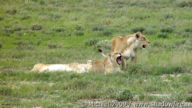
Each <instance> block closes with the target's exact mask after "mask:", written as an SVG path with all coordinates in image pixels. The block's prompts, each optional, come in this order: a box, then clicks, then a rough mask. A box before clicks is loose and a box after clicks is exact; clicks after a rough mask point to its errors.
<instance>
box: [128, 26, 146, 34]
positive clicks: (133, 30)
mask: <svg viewBox="0 0 192 108" xmlns="http://www.w3.org/2000/svg"><path fill="white" fill-rule="evenodd" d="M144 31H145V28H144V27H135V28H132V29H131V32H132V33H136V32H144Z"/></svg>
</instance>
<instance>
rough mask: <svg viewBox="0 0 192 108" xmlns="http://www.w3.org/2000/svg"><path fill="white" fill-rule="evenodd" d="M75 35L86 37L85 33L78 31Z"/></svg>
mask: <svg viewBox="0 0 192 108" xmlns="http://www.w3.org/2000/svg"><path fill="white" fill-rule="evenodd" d="M75 34H76V35H77V36H82V35H84V32H83V30H77V31H76V32H75Z"/></svg>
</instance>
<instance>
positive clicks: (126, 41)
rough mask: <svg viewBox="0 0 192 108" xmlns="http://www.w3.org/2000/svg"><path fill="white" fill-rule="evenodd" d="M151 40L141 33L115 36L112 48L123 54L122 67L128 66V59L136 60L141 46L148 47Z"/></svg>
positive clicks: (115, 51)
mask: <svg viewBox="0 0 192 108" xmlns="http://www.w3.org/2000/svg"><path fill="white" fill-rule="evenodd" d="M148 44H149V40H148V39H147V38H146V37H145V36H144V35H143V34H142V33H141V32H137V33H135V34H131V35H127V36H125V37H121V36H118V37H115V38H113V39H112V43H111V50H112V51H113V52H114V53H121V54H122V69H125V67H126V61H125V60H127V59H128V58H131V61H134V62H136V51H137V48H138V47H139V46H141V47H142V48H146V47H147V45H148Z"/></svg>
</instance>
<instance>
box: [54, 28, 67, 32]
mask: <svg viewBox="0 0 192 108" xmlns="http://www.w3.org/2000/svg"><path fill="white" fill-rule="evenodd" d="M52 30H53V31H55V32H64V31H65V28H64V27H58V28H53V29H52Z"/></svg>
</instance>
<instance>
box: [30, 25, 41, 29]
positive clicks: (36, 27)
mask: <svg viewBox="0 0 192 108" xmlns="http://www.w3.org/2000/svg"><path fill="white" fill-rule="evenodd" d="M31 29H32V30H41V29H42V26H41V25H37V24H36V25H33V26H32V27H31Z"/></svg>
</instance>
